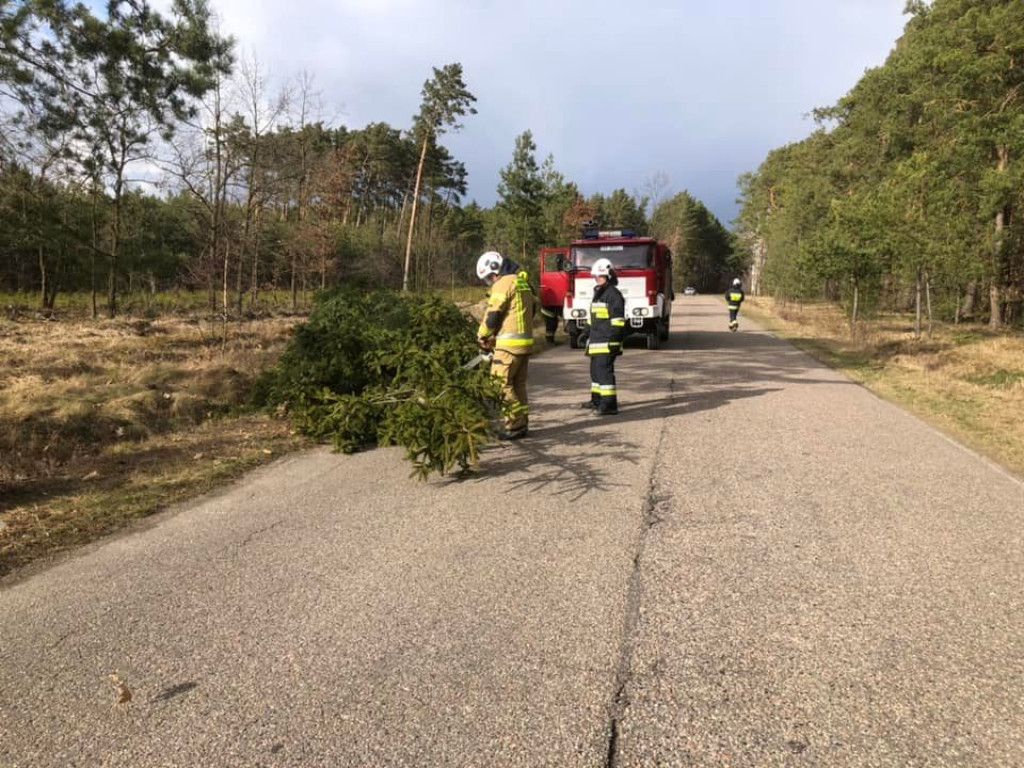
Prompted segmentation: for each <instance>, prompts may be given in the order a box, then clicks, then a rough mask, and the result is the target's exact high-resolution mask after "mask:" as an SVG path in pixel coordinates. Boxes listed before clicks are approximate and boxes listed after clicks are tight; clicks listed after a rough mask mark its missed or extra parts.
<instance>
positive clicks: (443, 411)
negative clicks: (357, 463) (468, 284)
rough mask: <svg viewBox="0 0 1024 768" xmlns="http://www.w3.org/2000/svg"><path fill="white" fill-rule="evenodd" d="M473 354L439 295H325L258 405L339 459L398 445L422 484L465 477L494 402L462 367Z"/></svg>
mask: <svg viewBox="0 0 1024 768" xmlns="http://www.w3.org/2000/svg"><path fill="white" fill-rule="evenodd" d="M476 351H477V350H476V333H475V324H474V322H473V321H472V320H471V319H470V318H468V317H466V316H465V315H464V314H463V313H462V312H461V311H460V310H459V309H458V307H456V306H455V305H454V304H452V303H450V302H447V301H444V300H442V299H439V298H437V297H428V296H415V295H409V294H400V293H396V292H392V291H375V292H373V293H369V294H362V293H357V292H354V291H351V292H341V293H329V294H324V295H322V296H320V297H319V298H318V299H317V302H316V305H315V307H314V309H313V312H312V314H311V316H310V319H309V322H307V323H305V324H303V325H302V326H300V327H299V328H298V329H297V331H296V334H295V338H294V339H293V341H292V343H291V344H290V346H289V347H288V349H287V350H286V351H285V353H284V355H283V356H282V357H281V360H280V362H279V364H278V366H277V367H276V368H275V369H274V370H273V371H271V372H270V373H268V374H266V375H265V376H264V377H263V378H262V380H261V381H260V382H259V384H258V386H257V388H256V400H257V404H259V405H263V406H266V407H270V408H274V409H277V410H278V411H279V412H281V413H285V414H287V415H288V416H289V417H290V418H292V419H293V420H294V421H295V423H296V424H297V425H298V426H299V428H300V429H301V430H302V431H303V432H304V433H305V434H307V435H309V436H310V437H313V438H316V439H320V440H325V441H330V442H332V443H333V444H334V445H335V447H337V448H338V449H339V450H341V451H344V452H346V453H351V452H353V451H356V450H359V449H361V448H365V447H371V446H374V445H381V446H386V445H398V446H402V447H404V448H405V449H406V455H407V457H408V459H409V460H410V461H412V462H413V466H414V470H413V471H414V474H416V475H418V476H419V477H421V478H424V479H425V478H427V477H428V476H429V475H430V474H431V473H433V472H437V473H440V474H442V475H444V474H447V473H449V472H451V471H452V470H454V469H456V468H458V469H459V470H460V471H465V470H467V469H469V468H470V467H472V466H474V465H475V464H476V463H477V460H478V456H479V451H480V449H481V447H482V446H484V445H485V444H486V443H487V442H488V440H489V439H490V438H491V437H492V435H493V431H492V426H491V414H492V413H494V412H495V410H496V409H497V408H498V407H499V405H500V401H501V392H500V388H499V387H498V386H497V384H496V383H495V381H494V379H493V378H492V377H491V376H490V375H489V374H488V372H487V369H486V367H478V368H473V369H469V370H466V369H465V368H463V364H464V363H465V362H467V361H468V360H470V359H471V358H472V357H473V356H474V355H475V354H476Z"/></svg>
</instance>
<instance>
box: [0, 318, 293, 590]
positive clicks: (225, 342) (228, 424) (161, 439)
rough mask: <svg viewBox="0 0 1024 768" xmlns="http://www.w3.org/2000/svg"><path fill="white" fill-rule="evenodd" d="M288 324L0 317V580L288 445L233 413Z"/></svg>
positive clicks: (270, 429) (240, 409)
mask: <svg viewBox="0 0 1024 768" xmlns="http://www.w3.org/2000/svg"><path fill="white" fill-rule="evenodd" d="M300 321H301V318H291V317H271V318H267V319H264V320H256V321H249V322H243V323H230V324H229V325H228V326H227V327H226V329H225V327H224V326H222V325H221V324H219V323H215V322H212V321H204V320H200V319H198V318H195V317H192V318H190V317H185V318H176V317H171V318H161V319H156V320H149V319H138V318H136V319H132V318H123V319H118V320H113V321H110V320H101V321H95V322H94V321H76V320H70V319H62V320H59V321H46V320H39V319H30V318H20V319H18V320H16V321H11V320H2V321H0V575H3V574H5V573H7V572H9V571H11V570H13V569H14V568H16V567H20V566H22V565H25V564H26V563H28V562H30V561H32V560H34V559H37V558H39V557H41V556H44V555H47V554H51V553H53V552H56V551H60V550H63V549H67V548H69V547H72V546H75V545H78V544H81V543H84V542H86V541H89V540H91V539H93V538H96V537H97V536H99V535H102V534H104V533H107V532H110V531H112V530H115V529H117V528H118V527H120V526H122V525H124V524H125V522H127V521H129V520H131V519H134V518H137V517H141V516H145V515H148V514H151V513H153V512H155V511H157V510H159V509H161V508H163V507H165V506H167V505H168V504H171V503H174V502H178V501H182V500H184V499H187V498H189V497H191V496H195V495H198V494H201V493H204V492H206V491H208V490H210V489H211V488H213V487H215V486H216V485H217V484H219V483H223V482H224V481H225V480H227V479H229V478H232V477H235V476H237V475H239V474H241V473H242V472H244V471H245V470H247V469H249V468H251V467H254V466H256V465H258V464H260V463H264V462H266V461H269V460H271V459H272V458H274V457H275V456H278V455H280V454H281V453H282V452H285V451H288V450H291V449H293V448H295V447H296V446H298V445H300V444H301V441H300V440H299V438H297V437H296V436H295V435H294V434H293V432H292V429H291V427H290V426H289V425H288V424H287V423H285V422H283V421H280V420H275V419H272V418H269V417H266V416H263V415H256V414H253V413H249V412H247V411H246V410H245V408H244V403H245V402H246V401H247V399H248V397H249V392H250V391H251V388H252V384H253V382H254V381H255V380H256V378H257V377H258V376H259V374H260V373H262V372H263V371H264V370H266V369H267V368H268V367H270V366H272V365H273V364H274V363H275V362H276V360H277V359H278V357H279V355H280V353H281V351H282V350H283V349H284V347H285V345H286V344H287V342H288V340H289V339H290V337H291V331H292V329H293V328H294V326H295V325H296V324H297V323H298V322H300Z"/></svg>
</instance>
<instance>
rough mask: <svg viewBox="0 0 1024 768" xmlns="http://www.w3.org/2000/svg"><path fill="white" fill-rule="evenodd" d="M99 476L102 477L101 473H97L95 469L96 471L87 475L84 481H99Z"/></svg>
mask: <svg viewBox="0 0 1024 768" xmlns="http://www.w3.org/2000/svg"><path fill="white" fill-rule="evenodd" d="M99 476H100V473H99V472H97V471H96V470H95V469H94V470H93V471H92V472H90V473H89V474H88V475H86V476H85V477H83V478H82V479H83V480H96V479H97V478H98V477H99Z"/></svg>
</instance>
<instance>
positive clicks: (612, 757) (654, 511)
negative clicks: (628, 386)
mask: <svg viewBox="0 0 1024 768" xmlns="http://www.w3.org/2000/svg"><path fill="white" fill-rule="evenodd" d="M675 386H676V380H675V378H674V377H673V378H672V380H671V381H670V383H669V402H674V401H675V394H676V393H675ZM667 434H668V419H663V420H662V422H661V430H660V432H659V433H658V440H657V443H656V445H655V449H654V462H653V463H652V465H651V473H650V475H649V476H648V478H647V493H646V494H645V496H644V504H643V515H642V517H641V520H640V531H639V534H638V536H637V544H636V550H635V552H634V554H633V573H632V574H631V575H630V577H629V587H628V590H627V592H626V617H625V622H624V625H623V628H622V645H621V646H620V649H619V663H618V665H617V666H616V670H615V695H614V697H613V699H612V705H611V712H610V716H609V723H608V752H607V755H606V757H605V763H604V764H605V767H606V768H615V766H616V765H617V764H618V751H619V729H620V724H621V721H622V719H623V717H624V716H625V714H626V710H627V709H628V708H629V686H630V683H631V682H632V680H633V636H634V635H635V633H636V628H637V625H638V624H639V622H640V605H641V603H642V598H643V570H642V569H643V556H644V551H645V550H646V548H647V538H648V535H649V534H650V532H651V529H653V528H654V526H656V525H658V524H659V523H661V522H663V521H664V518H662V516H661V515H659V514H658V510H659V509H660V508H662V507H663V505H665V504H666V503H668V501H669V497H668V496H665V495H659V494H658V473H659V469H660V468H661V458H660V457H661V453H662V447H663V445H664V442H665V437H666V435H667Z"/></svg>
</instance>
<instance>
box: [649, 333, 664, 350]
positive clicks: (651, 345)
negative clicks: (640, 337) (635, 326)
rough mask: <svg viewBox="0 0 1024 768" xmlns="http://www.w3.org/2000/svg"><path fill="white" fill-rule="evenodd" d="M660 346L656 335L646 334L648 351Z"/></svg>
mask: <svg viewBox="0 0 1024 768" xmlns="http://www.w3.org/2000/svg"><path fill="white" fill-rule="evenodd" d="M660 346H661V342H660V341H659V340H658V334H657V333H648V334H647V348H648V349H657V348H658V347H660Z"/></svg>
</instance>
